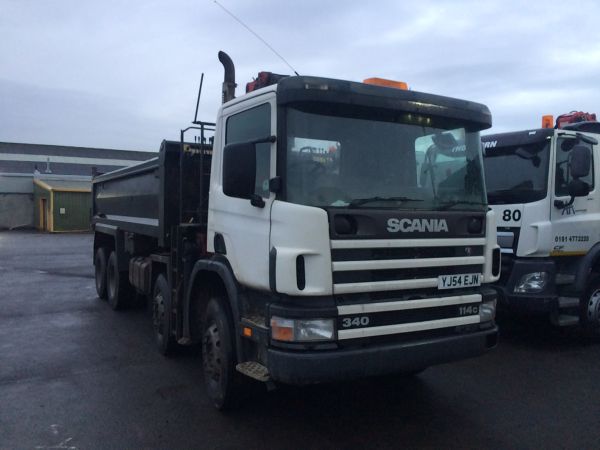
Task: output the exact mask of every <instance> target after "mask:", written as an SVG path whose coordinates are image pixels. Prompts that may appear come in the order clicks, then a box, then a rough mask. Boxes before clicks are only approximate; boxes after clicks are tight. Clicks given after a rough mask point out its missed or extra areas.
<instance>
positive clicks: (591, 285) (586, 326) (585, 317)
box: [579, 275, 600, 337]
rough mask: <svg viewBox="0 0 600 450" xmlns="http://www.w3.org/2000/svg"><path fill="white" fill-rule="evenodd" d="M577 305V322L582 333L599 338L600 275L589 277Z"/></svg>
mask: <svg viewBox="0 0 600 450" xmlns="http://www.w3.org/2000/svg"><path fill="white" fill-rule="evenodd" d="M579 304H580V311H579V320H580V322H581V326H582V328H583V331H584V333H585V334H586V335H587V336H589V337H600V275H593V276H591V277H590V281H589V282H588V287H587V289H586V290H585V293H584V294H583V296H582V297H581V301H580V302H579Z"/></svg>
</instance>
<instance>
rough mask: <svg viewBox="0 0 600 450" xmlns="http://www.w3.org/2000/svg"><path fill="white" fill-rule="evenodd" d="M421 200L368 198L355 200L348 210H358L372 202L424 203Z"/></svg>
mask: <svg viewBox="0 0 600 450" xmlns="http://www.w3.org/2000/svg"><path fill="white" fill-rule="evenodd" d="M422 201H423V200H422V199H420V198H410V197H378V196H376V197H367V198H355V199H354V200H352V201H351V202H350V203H349V204H348V208H356V207H357V206H360V205H364V204H366V203H372V202H422Z"/></svg>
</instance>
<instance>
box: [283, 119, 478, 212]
mask: <svg viewBox="0 0 600 450" xmlns="http://www.w3.org/2000/svg"><path fill="white" fill-rule="evenodd" d="M286 117H287V130H286V132H287V157H286V159H287V163H286V176H285V179H286V192H287V200H288V201H290V202H293V203H297V204H303V205H311V206H320V207H350V208H352V207H356V208H395V209H398V208H399V209H420V210H436V209H450V208H461V209H469V210H482V209H483V208H484V207H485V206H484V205H485V192H484V187H483V186H484V185H483V179H482V176H483V169H482V163H481V151H480V136H479V132H478V131H469V130H467V129H465V128H464V127H461V126H459V125H460V124H457V123H456V122H453V123H449V122H448V123H445V122H444V121H443V120H440V119H437V120H436V121H435V123H434V122H433V120H432V119H428V118H426V117H418V116H411V117H410V118H408V119H407V118H406V117H391V118H390V117H387V116H386V117H381V115H378V114H377V113H376V112H373V111H366V112H363V113H362V114H353V115H350V114H345V115H341V114H340V115H338V114H332V113H331V112H329V111H328V113H327V114H323V113H320V112H313V111H305V110H300V109H296V108H288V111H287V115H286ZM373 117H375V118H377V120H374V119H373Z"/></svg>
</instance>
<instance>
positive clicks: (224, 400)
mask: <svg viewBox="0 0 600 450" xmlns="http://www.w3.org/2000/svg"><path fill="white" fill-rule="evenodd" d="M225 308H226V306H225V304H224V300H223V299H222V298H220V297H212V298H211V299H210V300H209V301H208V304H207V305H206V310H205V315H204V318H203V320H202V365H203V368H204V384H205V385H206V391H207V393H208V396H209V397H210V399H211V400H212V402H213V404H214V405H215V407H216V408H217V409H219V410H226V409H229V408H231V407H232V406H233V404H234V402H235V400H236V399H237V394H238V392H237V390H238V381H237V372H236V371H235V359H236V358H235V352H234V341H233V339H234V333H233V323H232V320H231V319H230V316H229V314H228V311H227V310H226V309H225Z"/></svg>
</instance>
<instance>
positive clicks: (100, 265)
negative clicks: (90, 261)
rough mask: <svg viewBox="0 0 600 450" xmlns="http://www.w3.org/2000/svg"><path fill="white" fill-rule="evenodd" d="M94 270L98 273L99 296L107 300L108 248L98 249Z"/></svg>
mask: <svg viewBox="0 0 600 450" xmlns="http://www.w3.org/2000/svg"><path fill="white" fill-rule="evenodd" d="M94 271H95V275H96V292H97V293H98V297H100V298H101V299H102V300H106V249H105V248H104V247H100V248H98V250H96V255H95V256H94Z"/></svg>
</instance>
